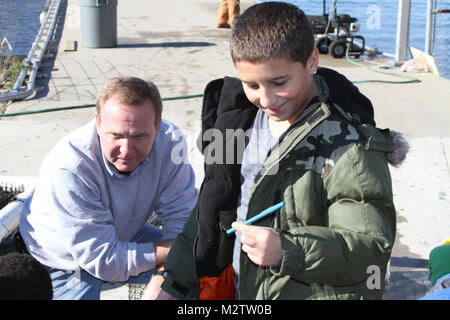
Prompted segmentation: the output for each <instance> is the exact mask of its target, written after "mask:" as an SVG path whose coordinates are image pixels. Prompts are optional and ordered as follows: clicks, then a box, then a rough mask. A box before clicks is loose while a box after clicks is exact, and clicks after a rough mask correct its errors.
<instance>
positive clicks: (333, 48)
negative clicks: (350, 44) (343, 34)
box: [328, 40, 347, 58]
mask: <svg viewBox="0 0 450 320" xmlns="http://www.w3.org/2000/svg"><path fill="white" fill-rule="evenodd" d="M346 50H347V47H346V42H345V41H342V40H333V41H332V42H331V44H330V47H329V49H328V51H329V53H330V55H331V56H332V57H333V58H342V57H343V56H345V51H346Z"/></svg>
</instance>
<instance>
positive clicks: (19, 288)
mask: <svg viewBox="0 0 450 320" xmlns="http://www.w3.org/2000/svg"><path fill="white" fill-rule="evenodd" d="M52 298H53V287H52V280H51V278H50V275H49V273H48V270H47V268H46V267H45V266H44V265H42V264H41V263H39V262H38V261H37V260H36V259H34V258H33V257H32V256H30V255H29V254H26V253H18V252H12V253H8V254H6V255H3V256H0V300H51V299H52Z"/></svg>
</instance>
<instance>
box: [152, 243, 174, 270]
mask: <svg viewBox="0 0 450 320" xmlns="http://www.w3.org/2000/svg"><path fill="white" fill-rule="evenodd" d="M173 242H174V239H168V240H161V241H155V242H153V247H154V248H155V265H156V266H162V265H164V263H166V259H167V255H168V254H169V251H170V248H171V246H172V243H173ZM155 270H157V268H155Z"/></svg>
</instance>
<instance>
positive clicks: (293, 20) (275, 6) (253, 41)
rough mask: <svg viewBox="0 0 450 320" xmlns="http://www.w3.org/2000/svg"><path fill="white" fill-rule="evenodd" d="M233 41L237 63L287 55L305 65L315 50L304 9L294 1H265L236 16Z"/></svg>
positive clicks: (234, 57) (285, 57)
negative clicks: (292, 2)
mask: <svg viewBox="0 0 450 320" xmlns="http://www.w3.org/2000/svg"><path fill="white" fill-rule="evenodd" d="M230 45H231V58H232V59H233V62H234V63H236V62H239V61H248V62H252V63H257V62H261V61H264V60H270V59H279V58H284V59H289V60H292V61H295V62H297V61H300V62H301V63H303V65H304V66H306V62H307V61H308V59H309V57H310V56H311V53H312V52H313V50H314V34H313V31H312V27H311V23H310V22H309V20H308V18H307V17H306V15H305V13H304V12H303V11H302V10H300V9H299V8H298V7H296V6H295V5H292V4H289V3H284V2H264V3H260V4H256V5H254V6H251V7H250V8H248V9H247V10H245V11H244V12H243V13H242V14H241V15H240V16H238V17H237V20H236V21H235V23H234V25H233V29H232V32H231V43H230Z"/></svg>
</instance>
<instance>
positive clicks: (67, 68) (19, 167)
mask: <svg viewBox="0 0 450 320" xmlns="http://www.w3.org/2000/svg"><path fill="white" fill-rule="evenodd" d="M253 3H254V2H253V1H245V0H244V1H242V0H241V6H242V9H241V10H245V9H246V8H247V7H248V6H250V5H252V4H253ZM217 9H218V3H216V2H213V1H207V0H171V1H159V2H155V1H146V0H127V1H119V6H118V22H117V24H118V46H117V47H116V48H109V49H88V48H84V47H83V46H82V45H81V34H80V17H79V7H78V1H76V0H68V1H67V2H65V4H64V6H63V7H62V10H61V21H60V25H59V26H58V30H57V34H56V37H55V41H54V43H53V44H52V46H51V48H49V50H50V53H53V57H49V58H48V59H47V60H46V61H44V62H43V64H42V65H41V71H40V76H41V77H42V78H41V79H40V80H39V81H38V83H37V86H38V87H39V90H38V91H37V92H36V94H35V95H34V96H32V97H30V98H28V99H27V100H25V101H17V102H14V103H13V104H12V105H11V106H10V107H9V108H8V110H7V112H8V113H11V112H21V111H26V110H38V109H44V108H53V107H68V106H74V105H83V104H92V103H95V95H96V92H97V90H98V89H99V87H100V86H101V84H102V83H103V82H104V81H105V80H106V79H108V78H110V77H113V76H118V75H132V76H137V77H141V78H143V79H146V80H152V81H153V82H155V83H156V85H157V86H158V87H159V88H160V91H161V95H162V97H164V98H168V97H175V96H184V95H193V94H201V93H203V89H204V88H205V86H206V84H207V83H208V82H209V81H210V80H212V79H215V78H219V77H223V76H226V75H227V76H237V73H236V71H235V69H234V66H233V63H232V61H231V59H230V56H229V45H228V37H229V35H230V30H225V29H217V28H215V19H216V13H217ZM74 41H76V42H77V47H76V50H75V51H64V49H65V47H66V48H68V46H67V44H68V43H69V44H70V43H73V42H74ZM373 45H376V44H373ZM377 61H378V62H379V61H381V63H384V61H383V60H377ZM365 64H366V65H369V66H374V67H376V65H375V64H373V63H365ZM321 65H322V66H326V67H330V68H334V69H336V70H337V71H339V72H341V73H343V74H344V75H346V76H347V77H348V78H349V79H350V80H354V81H355V80H366V79H386V80H399V79H396V78H394V77H391V76H386V75H380V74H378V73H374V72H370V71H368V70H367V69H364V68H361V67H358V66H355V65H352V64H350V63H349V62H348V61H346V60H345V59H341V60H336V59H332V58H329V57H328V56H324V55H322V56H321ZM410 76H414V77H417V78H419V79H420V80H421V81H422V82H420V83H413V84H386V83H361V84H358V87H359V88H360V90H361V92H363V93H364V94H366V95H367V96H368V97H369V98H370V99H371V100H372V103H373V105H374V107H375V115H376V121H377V125H378V126H379V127H381V128H385V127H388V128H390V129H392V130H396V131H400V132H403V133H404V134H405V136H406V137H407V139H408V140H409V143H410V144H411V152H410V154H409V155H408V157H407V160H406V161H405V162H404V164H403V165H402V166H401V167H400V168H393V167H391V173H392V180H393V185H394V194H395V204H396V208H397V214H398V225H397V240H396V243H395V246H394V252H393V258H392V260H391V279H390V284H389V287H388V289H387V291H386V295H385V298H386V299H416V298H418V297H420V296H422V295H423V294H424V293H425V291H426V290H427V288H428V286H429V282H428V280H427V277H428V271H427V262H428V260H427V259H428V254H429V252H430V251H431V249H433V248H434V247H435V246H437V245H439V244H440V243H441V241H442V240H443V239H444V238H446V237H449V236H450V169H449V163H450V161H449V157H450V80H446V79H443V78H440V77H437V76H434V75H432V74H410ZM201 103H202V100H201V98H194V99H185V100H175V101H166V102H165V103H164V111H163V117H164V118H166V119H168V120H170V121H172V122H173V123H175V124H176V125H177V126H178V127H179V128H180V129H181V130H183V132H184V133H185V135H186V137H187V139H188V145H189V151H190V160H191V162H192V163H193V166H194V168H195V173H196V175H197V177H198V179H197V185H200V183H201V180H202V177H203V164H202V156H201V154H200V153H199V152H198V150H197V149H196V147H195V139H196V138H197V135H198V133H199V131H200V111H201ZM93 116H94V108H85V109H76V110H67V111H58V112H52V113H41V114H35V115H23V116H16V117H8V118H0V132H1V133H2V135H3V137H2V139H1V140H0V163H1V166H0V179H2V176H3V177H5V176H14V177H17V176H37V175H38V172H39V166H40V164H41V162H42V160H43V158H44V156H45V155H46V154H47V152H48V151H49V150H50V148H51V147H52V146H53V145H54V144H55V143H56V142H57V141H58V140H59V139H60V138H61V137H63V136H64V135H66V134H67V133H68V132H70V131H72V130H74V129H75V128H77V127H79V126H81V125H82V124H84V123H86V122H87V121H89V120H90V119H92V118H93ZM108 289H110V288H108ZM116 290H119V293H118V294H117V295H116V294H113V293H112V292H118V291H116ZM120 290H122V291H120ZM123 290H126V289H124V288H123V287H119V288H115V289H114V290H107V291H106V292H110V293H111V294H106V295H104V296H102V297H103V298H105V299H107V298H117V299H121V298H125V299H126V298H127V297H128V295H126V294H125V293H124V292H125V291H123Z"/></svg>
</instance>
